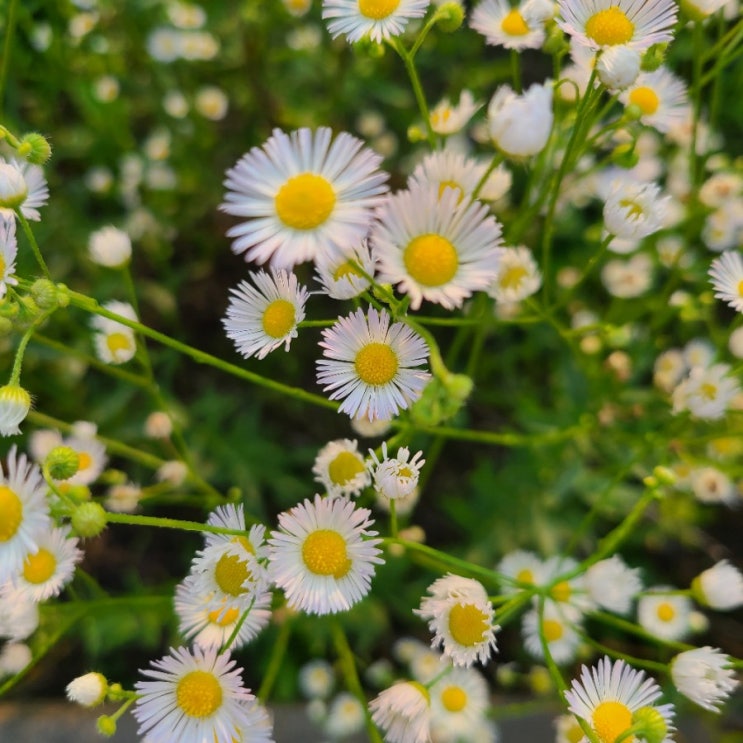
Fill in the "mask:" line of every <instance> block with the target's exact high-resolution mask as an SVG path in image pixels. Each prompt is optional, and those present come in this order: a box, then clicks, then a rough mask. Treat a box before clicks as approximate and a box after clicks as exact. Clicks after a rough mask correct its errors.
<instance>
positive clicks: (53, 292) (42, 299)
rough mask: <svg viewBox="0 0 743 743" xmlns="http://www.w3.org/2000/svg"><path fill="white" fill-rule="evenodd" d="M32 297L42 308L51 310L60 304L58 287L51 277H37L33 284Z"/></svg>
mask: <svg viewBox="0 0 743 743" xmlns="http://www.w3.org/2000/svg"><path fill="white" fill-rule="evenodd" d="M31 297H33V300H34V302H36V304H37V306H38V307H39V308H40V309H42V310H51V309H52V308H55V307H58V306H59V302H58V301H57V287H56V285H55V284H54V282H53V281H49V279H36V281H34V283H33V284H32V285H31Z"/></svg>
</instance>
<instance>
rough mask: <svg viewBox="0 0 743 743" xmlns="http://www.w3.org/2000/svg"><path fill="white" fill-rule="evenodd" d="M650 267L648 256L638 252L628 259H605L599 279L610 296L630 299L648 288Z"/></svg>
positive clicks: (651, 277)
mask: <svg viewBox="0 0 743 743" xmlns="http://www.w3.org/2000/svg"><path fill="white" fill-rule="evenodd" d="M652 269H653V264H652V262H651V260H650V258H648V256H647V255H645V254H644V253H638V254H637V255H633V256H632V257H631V258H630V259H629V260H620V259H616V260H611V261H607V262H606V264H605V265H604V267H603V268H602V269H601V281H602V282H603V284H604V286H605V287H606V290H607V291H608V292H609V294H611V295H612V296H614V297H619V298H620V299H632V298H634V297H639V296H641V295H643V294H644V293H645V292H646V291H648V290H649V289H650V286H651V283H652V279H653V270H652Z"/></svg>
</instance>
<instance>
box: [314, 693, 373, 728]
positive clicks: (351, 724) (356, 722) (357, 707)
mask: <svg viewBox="0 0 743 743" xmlns="http://www.w3.org/2000/svg"><path fill="white" fill-rule="evenodd" d="M365 720H366V715H365V710H364V707H363V706H362V704H361V702H359V700H358V699H357V698H356V697H355V696H354V695H353V694H350V693H349V692H347V691H343V692H341V693H340V694H338V695H337V696H336V697H335V698H334V699H333V701H332V702H331V703H330V707H329V709H328V716H327V719H326V720H325V725H324V727H325V732H326V733H327V734H328V735H329V736H331V737H332V738H333V739H334V740H335V739H337V738H346V737H347V736H349V735H353V734H354V733H359V732H361V730H362V729H363V727H364V722H365Z"/></svg>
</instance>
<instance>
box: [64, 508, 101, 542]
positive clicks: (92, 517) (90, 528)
mask: <svg viewBox="0 0 743 743" xmlns="http://www.w3.org/2000/svg"><path fill="white" fill-rule="evenodd" d="M70 523H71V524H72V528H73V530H74V531H75V533H76V534H77V535H78V536H80V537H97V536H98V535H99V534H100V533H101V532H102V531H103V530H104V529H105V528H106V523H107V519H106V511H105V510H104V509H103V506H101V504H100V503H94V502H92V501H91V502H88V503H82V504H81V505H79V506H78V507H77V508H76V509H75V510H74V511H73V512H72V517H71V519H70Z"/></svg>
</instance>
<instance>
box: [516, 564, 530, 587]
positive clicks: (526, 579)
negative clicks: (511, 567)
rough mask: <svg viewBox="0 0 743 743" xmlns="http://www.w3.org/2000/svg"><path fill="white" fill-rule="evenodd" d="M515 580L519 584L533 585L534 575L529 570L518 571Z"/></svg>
mask: <svg viewBox="0 0 743 743" xmlns="http://www.w3.org/2000/svg"><path fill="white" fill-rule="evenodd" d="M516 580H517V581H518V582H519V583H531V584H533V583H534V573H532V572H531V570H529V568H524V569H523V570H519V572H518V573H516Z"/></svg>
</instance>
